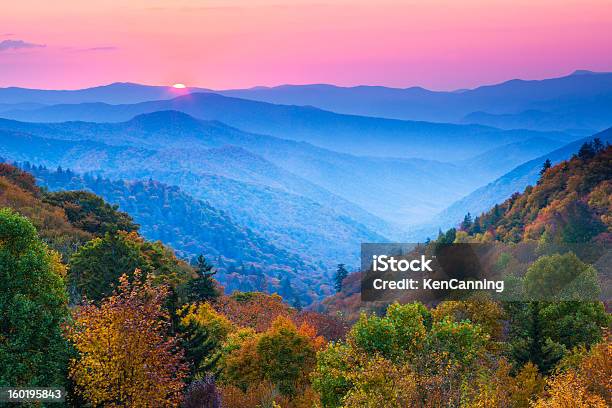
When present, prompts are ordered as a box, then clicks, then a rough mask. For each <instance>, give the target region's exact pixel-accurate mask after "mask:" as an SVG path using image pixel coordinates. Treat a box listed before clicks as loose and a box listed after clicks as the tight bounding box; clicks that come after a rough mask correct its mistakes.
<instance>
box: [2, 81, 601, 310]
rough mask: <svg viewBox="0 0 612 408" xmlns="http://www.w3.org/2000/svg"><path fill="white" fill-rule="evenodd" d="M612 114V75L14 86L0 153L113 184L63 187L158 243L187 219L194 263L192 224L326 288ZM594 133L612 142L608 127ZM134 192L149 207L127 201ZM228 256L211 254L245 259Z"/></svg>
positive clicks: (501, 194)
mask: <svg viewBox="0 0 612 408" xmlns="http://www.w3.org/2000/svg"><path fill="white" fill-rule="evenodd" d="M307 105H311V106H307ZM610 108H612V74H608V73H601V74H598V73H591V72H576V73H574V74H572V75H570V76H567V77H563V78H555V79H548V80H542V81H522V80H513V81H508V82H505V83H502V84H498V85H491V86H485V87H480V88H476V89H474V90H466V91H461V92H432V91H427V90H424V89H422V88H408V89H392V88H384V87H365V86H364V87H353V88H341V87H334V86H330V85H304V86H281V87H276V88H261V87H258V88H252V89H246V90H229V91H214V92H211V91H209V90H206V89H198V88H187V89H175V88H171V87H152V86H145V85H138V84H127V83H117V84H112V85H108V86H101V87H95V88H89V89H83V90H76V91H54V90H28V89H21V88H4V89H0V118H5V119H0V141H1V143H0V156H2V157H3V158H5V159H6V160H9V161H18V162H25V161H27V162H30V163H32V164H34V165H41V164H42V165H45V166H47V167H50V168H55V167H57V166H61V167H62V168H64V169H65V168H70V169H71V170H73V171H75V172H77V173H80V174H84V173H89V174H93V175H102V176H104V177H107V178H109V179H111V181H109V183H111V184H108V185H107V186H112V185H115V187H105V188H104V189H102V188H100V187H99V186H98V187H96V185H95V184H92V183H86V182H84V181H83V180H85V178H82V176H81V175H79V176H78V177H77V176H75V177H77V179H75V180H76V181H73V182H70V180H64V179H62V178H61V177H60V178H59V179H58V180H63V181H61V183H64V184H65V185H61V183H60V184H57V183H56V184H54V186H53V188H58V189H62V188H68V186H70V185H72V186H73V187H74V186H77V185H78V186H82V187H84V188H87V189H90V190H94V191H96V190H95V188H98V190H97V192H99V193H100V194H102V195H103V196H104V197H105V198H106V199H107V200H108V201H110V202H113V203H116V204H119V205H120V206H121V208H122V209H124V210H125V211H130V208H131V209H132V211H133V212H135V213H137V214H135V216H136V219H137V220H138V221H139V222H142V223H143V224H144V225H143V229H142V230H143V232H144V233H145V234H148V237H149V238H150V239H156V238H159V237H161V236H162V235H160V233H159V229H156V227H155V225H156V224H159V223H162V224H163V225H164V227H163V228H166V229H170V228H172V222H176V223H177V224H181V227H180V228H179V227H177V228H178V229H177V230H176V231H178V232H177V235H176V236H174V235H173V237H174V238H172V239H173V242H172V245H173V246H174V247H175V248H176V249H177V250H178V251H179V252H180V253H184V254H185V255H189V256H191V255H193V254H194V253H195V252H197V251H198V250H196V249H194V248H200V249H201V250H202V251H204V252H205V251H212V250H211V249H210V248H212V246H213V244H212V243H211V241H210V239H211V238H210V237H208V236H203V235H201V234H197V233H195V232H192V230H189V231H187V230H185V226H184V224H186V223H187V221H186V220H187V219H188V218H186V217H193V218H194V219H202V220H205V221H202V223H201V225H202V228H210V226H211V225H217V226H219V225H222V226H223V225H225V226H227V228H225V227H219V228H218V233H223V231H222V230H223V229H227V232H228V233H229V234H230V235H231V236H232V237H238V238H236V239H235V240H232V241H231V242H232V245H234V244H235V243H236V242H242V243H245V245H249V246H250V247H251V248H252V251H250V252H249V253H250V254H251V255H249V257H248V259H246V258H245V259H244V260H243V259H241V260H240V261H241V262H247V263H250V265H252V266H254V267H255V265H259V264H264V263H265V262H263V258H266V259H268V261H269V262H271V265H273V268H272V269H274V270H283V268H285V270H287V268H288V269H291V270H294V271H303V270H308V269H313V270H317V271H318V272H317V274H318V275H317V276H318V278H317V279H325V278H324V276H326V273H328V272H329V271H330V270H331V269H333V268H334V266H335V264H337V263H347V264H349V265H354V264H356V263H357V262H356V261H357V258H358V254H359V244H360V243H361V242H378V241H386V240H396V241H402V240H403V241H406V240H411V241H412V240H423V239H425V238H426V237H427V236H432V234H434V233H435V232H436V231H437V229H438V228H447V227H450V226H452V225H454V224H457V223H458V222H459V221H460V220H461V219H462V217H463V215H465V213H466V212H468V211H470V212H472V213H477V212H479V211H482V210H485V209H487V208H489V207H490V206H491V205H493V204H495V203H497V202H501V201H503V200H504V199H506V198H507V197H508V196H510V195H511V194H512V193H514V192H516V191H522V189H524V188H525V186H526V185H528V184H530V183H534V182H535V181H536V180H537V174H538V171H539V168H540V167H541V165H542V163H543V161H544V160H545V159H546V158H549V159H551V160H552V161H553V163H556V162H558V161H560V160H563V159H566V158H567V157H569V156H571V154H572V153H574V152H575V151H576V150H577V149H578V147H579V146H580V144H581V143H582V142H583V141H584V140H586V139H581V138H584V137H585V136H591V135H593V134H594V133H596V131H597V130H601V129H603V128H607V127H609V126H610V125H612V110H611V109H610ZM443 122H448V123H443ZM490 125H494V126H490ZM599 137H600V138H602V139H603V140H604V141H607V140H609V131H607V132H604V133H601V134H600V135H599ZM79 180H80V181H79ZM112 180H114V181H112ZM112 183H118V184H112ZM131 183H136V184H131ZM138 183H140V184H138ZM147 183H148V184H147ZM151 183H153V184H151ZM155 183H158V184H155ZM160 183H161V184H160ZM120 186H131V187H125V188H123V187H120ZM159 186H162V187H159ZM174 186H176V187H174ZM173 188H179V191H180V193H176V192H172V191H174V190H172V189H173ZM130 191H137V192H140V193H138V194H140V195H138V194H133V195H134V197H136V198H137V199H139V200H141V201H140V203H141V204H139V205H138V206H135V204H134V203H135V202H134V201H131V199H129V198H125V197H123V196H122V195H125V194H131V193H130ZM142 191H147V192H148V193H147V194H150V196H149V195H144V196H143V195H142V194H141V193H142ZM169 192H172V193H169ZM159 194H163V195H164V196H167V195H168V194H170V195H171V196H172V197H174V200H175V201H177V202H180V203H181V208H185V211H182V212H181V214H180V217H179V216H173V217H171V218H163V219H162V218H160V217H162V215H159V214H165V213H164V211H165V210H163V206H164V205H165V204H164V202H165V201H163V200H162V201H161V202H160V203H159V205H160V207H159V208H162V209H155V210H154V209H152V207H148V206H147V205H145V202H146V201H147V200H151V202H153V203H155V202H157V201H156V200H157V198H156V197H157V196H158V195H159ZM130 206H131V207H130ZM156 208H157V207H156ZM215 212H219V213H223V214H224V215H223V217H225V218H223V217H220V218H219V217H216V216H213V215H211V214H214V213H215ZM151 213H154V214H158V215H157V216H155V217H152V216H150V214H151ZM198 214H200V215H199V216H198ZM172 220H174V221H172ZM207 222H208V224H207ZM207 225H208V227H207ZM168 237H170V236H167V237H166V239H171V238H168ZM198 240H203V242H202V243H199V244H198V243H196V244H194V241H198ZM198 245H199V246H198ZM227 245H229V246H231V245H230V244H227ZM229 246H228V248H229ZM232 250H233V251H235V248H233V249H232ZM283 251H284V252H283ZM221 252H222V251H221ZM221 252H219V253H215V252H214V251H212V252H210V254H213V256H215V255H214V254H217V255H218V256H222V257H225V258H227V259H233V260H234V261H235V262H238V261H237V260H236V259H237V258H235V252H232V253H230V250H229V249H226V250H225V253H221ZM282 254H287V255H286V258H287V263H286V265H282V259H281V258H282V257H283V255H282ZM271 260H273V262H272V261H271ZM236 265H237V264H236ZM243 269H244V268H243ZM234 272H235V271H234ZM234 272H232V273H234ZM228 276H229V275H228ZM233 276H235V275H233ZM249 276H250V277H249V278H244V279H242V280H240V282H243V283H244V282H251V281H252V280H253V279H254V278H252V276H254V275H249ZM292 276H293V278H292V279H297V281H296V285H297V286H299V287H301V288H305V287H307V286H308V285H309V284H308V285H307V284H306V281H305V280H303V279H302V278H300V273H297V272H296V274H295V275H292ZM251 283H252V282H251ZM325 290H327V289H325ZM322 293H323V292H316V293H314V292H313V293H311V294H310V295H309V296H310V298H309V299H310V300H312V299H314V298H316V297H317V296H320V295H321V294H322Z"/></svg>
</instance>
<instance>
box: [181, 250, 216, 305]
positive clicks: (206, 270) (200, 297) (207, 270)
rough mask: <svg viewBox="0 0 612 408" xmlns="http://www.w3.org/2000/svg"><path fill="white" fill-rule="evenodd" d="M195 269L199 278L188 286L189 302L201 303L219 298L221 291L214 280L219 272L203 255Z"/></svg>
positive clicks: (199, 257) (191, 281)
mask: <svg viewBox="0 0 612 408" xmlns="http://www.w3.org/2000/svg"><path fill="white" fill-rule="evenodd" d="M195 268H196V273H197V274H198V276H197V277H196V278H195V279H192V280H190V281H189V283H188V284H187V300H188V301H190V302H200V301H207V300H213V299H216V298H217V297H219V290H218V289H217V285H216V284H215V280H214V279H213V277H214V276H215V273H217V271H215V270H214V268H213V266H212V265H211V264H209V263H208V262H207V261H206V258H204V256H203V255H200V256H198V259H197V261H196V265H195Z"/></svg>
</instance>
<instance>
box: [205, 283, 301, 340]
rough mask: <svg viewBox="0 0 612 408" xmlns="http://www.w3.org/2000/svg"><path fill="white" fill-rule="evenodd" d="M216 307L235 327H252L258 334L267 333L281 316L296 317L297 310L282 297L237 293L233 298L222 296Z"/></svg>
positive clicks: (258, 293) (215, 304)
mask: <svg viewBox="0 0 612 408" xmlns="http://www.w3.org/2000/svg"><path fill="white" fill-rule="evenodd" d="M214 306H215V309H217V311H218V312H219V313H221V314H223V315H225V316H226V317H227V318H228V319H229V320H230V321H231V322H232V323H234V324H235V325H237V326H240V327H250V328H252V329H254V330H255V331H256V332H258V333H261V332H263V331H266V330H267V329H268V328H269V327H270V325H271V324H272V322H273V321H274V320H275V319H276V318H277V317H279V316H287V317H292V316H293V315H295V309H292V308H291V307H290V306H289V305H287V304H286V303H284V302H283V298H282V297H280V296H279V295H267V294H265V293H261V292H236V293H234V294H233V295H231V296H221V297H220V298H219V299H217V301H216V302H215V303H214Z"/></svg>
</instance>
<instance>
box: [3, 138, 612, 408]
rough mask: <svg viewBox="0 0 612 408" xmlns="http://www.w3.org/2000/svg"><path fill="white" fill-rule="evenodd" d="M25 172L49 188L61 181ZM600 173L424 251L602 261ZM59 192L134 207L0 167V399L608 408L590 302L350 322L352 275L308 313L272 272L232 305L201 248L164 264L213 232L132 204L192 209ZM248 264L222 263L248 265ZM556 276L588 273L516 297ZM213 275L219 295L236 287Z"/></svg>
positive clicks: (121, 190)
mask: <svg viewBox="0 0 612 408" xmlns="http://www.w3.org/2000/svg"><path fill="white" fill-rule="evenodd" d="M27 168H28V169H29V170H30V171H31V172H34V173H36V177H38V178H40V179H42V180H44V183H45V185H48V186H50V187H52V186H53V179H54V178H57V177H63V176H64V172H63V171H62V172H59V171H58V172H49V171H48V170H45V169H42V168H35V167H32V166H30V167H27ZM611 174H612V147H610V146H603V145H602V144H601V143H599V142H595V143H590V144H585V145H584V146H583V147H582V149H581V150H580V152H578V153H577V155H576V156H575V157H573V158H572V159H571V160H569V161H566V162H563V163H561V164H559V165H556V166H550V164H549V163H548V164H546V163H545V164H544V166H543V169H542V177H541V179H540V181H539V182H538V183H537V185H535V186H533V187H528V188H527V189H526V190H525V192H523V193H522V194H516V195H514V196H512V197H511V198H510V199H509V200H507V201H506V202H504V203H501V204H499V205H498V206H496V207H494V208H493V209H491V210H490V211H489V212H487V213H485V214H482V215H479V216H477V217H475V218H473V219H472V217H471V216H470V215H468V216H466V218H465V220H464V221H463V223H462V224H461V225H460V226H458V228H456V229H451V230H449V231H447V232H445V233H440V236H439V237H438V238H437V239H436V240H434V241H432V242H431V243H430V244H431V245H435V244H437V243H449V242H490V241H503V242H506V243H517V242H524V241H530V240H533V241H537V242H541V243H542V244H547V243H563V242H566V243H570V242H571V243H574V242H581V243H588V242H603V243H608V244H609V241H610V239H611V235H610V234H611V233H612V217H611V213H612V184H611V177H610V175H611ZM69 177H71V178H73V177H74V178H75V183H76V184H75V188H77V189H82V188H85V187H87V188H89V189H90V190H94V191H96V190H95V188H93V187H92V185H93V184H95V183H100V184H102V185H103V187H100V189H109V190H113V191H115V193H113V194H125V197H129V200H132V201H133V202H134V203H135V204H134V206H133V207H129V205H128V206H123V207H122V208H124V209H125V208H127V213H126V212H122V211H119V210H118V207H117V206H113V205H109V204H107V203H106V202H105V201H104V200H103V199H101V198H100V197H98V196H96V195H94V194H93V193H91V192H78V191H76V192H75V191H72V192H68V191H65V192H50V191H48V190H47V189H46V188H41V187H39V185H38V184H37V182H36V179H35V178H34V176H33V175H32V174H30V173H28V172H26V171H23V170H21V169H19V168H17V167H14V166H12V165H9V164H1V165H0V207H2V209H1V210H0V280H1V281H2V282H4V284H5V286H6V290H4V291H2V292H1V293H0V314H1V315H2V323H1V327H0V386H3V385H12V386H16V385H29V386H49V385H56V386H63V387H65V388H66V389H67V390H68V393H69V395H68V400H67V402H66V404H67V405H68V406H96V407H97V406H105V407H119V406H134V407H162V406H184V407H228V408H231V407H236V408H242V407H262V408H263V407H283V408H285V407H296V408H297V407H317V406H318V407H347V408H348V407H372V408H374V407H398V408H400V407H402V408H403V407H483V408H484V407H500V408H501V407H542V408H544V407H551V408H553V407H555V408H556V407H559V408H561V407H601V408H603V407H607V406H610V404H612V388H611V386H610V378H612V363H611V362H612V343H610V338H609V325H610V322H611V319H610V315H609V313H607V311H606V308H605V306H604V304H603V303H602V302H578V301H558V302H542V301H536V300H533V301H528V302H521V303H517V302H505V303H503V302H496V301H493V300H491V299H488V298H486V297H478V298H473V299H469V300H466V301H445V302H441V303H439V304H435V305H434V304H431V305H430V304H428V305H424V304H421V303H407V304H399V303H394V304H391V305H384V306H380V307H377V308H374V309H372V313H366V312H363V313H361V314H359V313H358V311H359V310H360V306H361V305H360V304H359V303H358V296H359V294H358V293H356V291H355V288H356V286H357V285H358V280H359V274H358V273H355V274H350V275H348V276H346V275H347V272H346V269H344V267H343V265H339V267H338V274H337V276H338V279H337V280H336V282H335V289H336V290H337V291H338V293H337V294H336V295H334V296H333V297H330V298H328V299H326V300H325V301H323V302H322V303H320V304H318V305H317V307H316V309H317V310H319V312H315V311H313V310H302V308H301V303H300V296H299V294H297V293H295V292H296V291H295V290H293V291H292V292H293V293H288V292H287V291H289V289H291V288H292V287H291V284H290V282H289V283H287V280H285V283H283V279H282V276H285V275H283V271H279V277H280V280H279V282H278V283H277V284H272V285H271V286H270V285H269V284H263V285H262V286H261V291H249V292H242V291H234V292H233V293H231V294H230V292H231V291H230V290H228V289H229V288H225V289H224V287H223V286H222V285H221V284H219V282H218V281H217V280H216V276H217V275H218V274H221V272H217V270H222V269H223V268H225V265H224V262H228V260H225V259H221V261H222V262H219V258H218V256H217V257H216V256H215V252H213V251H214V250H215V247H214V244H215V238H210V239H205V240H203V242H206V243H207V244H206V245H208V244H209V243H210V247H197V246H195V244H194V246H193V247H191V248H192V249H191V251H192V252H189V253H190V254H191V255H196V254H202V255H203V256H191V257H190V259H189V261H188V262H187V261H185V260H183V259H182V258H181V256H180V255H184V253H175V252H174V250H173V249H172V248H171V246H172V244H173V243H174V242H182V243H184V242H185V241H186V240H191V241H193V242H195V241H196V240H198V239H199V237H201V236H203V235H197V234H211V237H212V236H213V235H218V234H219V233H221V232H220V231H191V233H190V234H187V233H185V231H186V230H181V232H180V233H179V232H177V231H176V230H175V231H172V229H171V228H165V226H166V225H170V223H169V222H168V224H164V221H163V220H164V217H161V216H157V215H155V214H156V211H157V208H158V207H153V205H154V204H146V202H149V203H150V202H151V201H152V200H150V199H151V197H154V196H157V197H167V196H168V195H171V197H172V198H170V199H167V200H166V201H164V202H165V203H166V204H167V205H168V209H167V211H169V212H173V217H179V216H180V217H184V220H185V222H187V221H193V220H191V219H190V215H189V212H188V210H189V208H190V206H194V205H199V206H205V204H204V203H200V202H198V203H188V204H186V203H184V202H181V195H180V192H178V191H174V190H172V188H169V187H165V186H163V185H160V184H157V183H155V182H149V183H136V184H132V185H126V184H122V183H119V182H109V181H107V180H101V179H92V180H90V181H87V182H86V180H85V179H83V178H78V177H76V176H74V175H73V174H71V175H69ZM87 183H92V184H91V185H89V184H87ZM51 189H52V188H51ZM143 191H146V194H145V193H143ZM109 194H110V193H109ZM152 202H153V203H154V201H152ZM138 203H140V204H138ZM166 204H165V205H166ZM175 204H176V207H175ZM147 205H150V206H147ZM130 208H134V209H135V210H136V211H137V213H138V214H139V217H143V218H144V217H153V218H154V219H155V222H159V223H160V225H162V226H164V228H160V229H163V230H164V231H159V232H158V234H159V235H157V236H155V235H153V236H155V239H160V240H161V241H157V240H155V241H153V240H149V239H146V238H144V237H143V235H145V234H144V231H143V230H141V228H142V226H140V227H139V225H137V223H136V222H135V221H134V219H133V218H132V214H131V213H130V210H129V209H130ZM183 212H184V214H182V215H181V213H183ZM219 217H220V218H219V219H223V217H222V215H219ZM135 218H136V217H135ZM143 218H140V219H143ZM170 219H171V220H174V218H170ZM138 223H139V224H141V225H142V222H141V221H139V222H138ZM202 225H204V224H202ZM188 232H189V231H188ZM241 233H242V234H243V235H240V236H236V237H225V238H216V239H219V240H220V241H219V242H218V243H219V244H220V245H236V246H237V247H238V244H236V242H245V241H247V240H248V239H255V238H251V237H250V236H249V235H248V231H244V230H243V231H242V232H241ZM147 234H153V232H151V231H149V232H147ZM163 234H171V235H169V236H166V235H163ZM146 236H149V235H146ZM240 240H243V241H240ZM162 242H163V243H162ZM166 244H170V245H171V246H167V245H166ZM184 245H187V244H184ZM217 250H218V248H217ZM185 253H188V251H186V252H185ZM177 255H179V256H177ZM241 256H243V257H244V258H241ZM248 256H250V255H248V253H247V254H243V255H240V254H237V255H236V257H235V258H234V259H233V260H234V261H243V262H244V264H245V266H246V265H247V260H248ZM279 256H280V255H279ZM511 261H512V260H509V261H508V262H511ZM566 264H571V265H572V268H574V270H576V271H580V270H586V269H589V268H592V266H591V265H589V264H588V263H587V262H585V261H584V260H583V259H580V258H579V257H577V256H576V255H575V254H572V253H563V254H548V253H546V254H543V255H542V256H541V257H540V258H539V259H538V260H537V261H536V262H534V263H533V264H531V265H529V266H528V268H527V271H526V273H525V275H524V276H519V278H520V279H521V280H520V283H521V285H523V286H524V287H525V288H527V289H528V288H529V287H530V285H531V284H532V283H533V282H534V281H537V280H538V279H539V278H540V277H541V276H542V274H546V273H548V272H549V271H551V270H553V271H554V270H556V269H558V267H559V265H566ZM253 266H254V267H255V265H253ZM589 270H590V269H589ZM234 272H235V273H236V274H237V275H240V274H241V273H240V272H241V271H240V270H238V271H234ZM224 273H226V274H227V276H226V279H227V281H226V282H229V281H231V280H232V279H233V278H234V277H235V278H237V275H236V276H231V274H230V273H229V272H228V271H225V272H224ZM302 273H304V272H302ZM256 275H257V274H255V276H256ZM599 283H600V284H605V282H599ZM283 285H285V286H288V288H287V287H285V288H284V289H283ZM331 285H332V282H331V279H330V287H331ZM232 289H235V288H232ZM264 291H268V292H270V293H272V292H279V293H280V294H281V295H282V296H279V295H277V294H266V293H264Z"/></svg>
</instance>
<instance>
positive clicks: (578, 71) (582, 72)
mask: <svg viewBox="0 0 612 408" xmlns="http://www.w3.org/2000/svg"><path fill="white" fill-rule="evenodd" d="M611 73H612V70H611V71H591V70H587V69H575V70H573V71H571V72H570V73H568V74H564V75H561V76H552V77H544V78H535V79H525V78H519V77H512V78H509V79H506V80H503V81H500V82H494V83H484V84H480V85H477V86H475V87H471V88H455V89H446V90H434V89H430V88H425V87H423V86H420V85H413V86H408V87H394V86H387V85H372V84H358V85H337V84H333V83H326V82H318V83H301V84H300V83H281V84H278V85H253V86H250V87H243V88H225V89H215V88H210V87H205V86H200V85H193V86H192V85H188V84H185V85H186V87H185V88H183V90H189V89H199V90H204V91H208V92H227V91H240V90H255V89H258V88H260V89H275V88H281V87H298V86H330V87H334V88H344V89H351V88H360V87H365V88H386V89H394V90H409V89H422V90H425V91H428V92H434V93H454V92H465V91H471V90H475V89H478V88H483V87H488V86H496V85H502V84H505V83H508V82H512V81H524V82H531V81H546V80H553V79H561V78H567V77H570V76H579V75H598V74H611ZM117 84H122V85H137V86H148V87H160V88H172V85H173V84H165V85H160V84H150V83H141V82H133V81H113V82H108V83H103V84H99V85H91V86H86V87H81V88H62V89H57V88H29V87H22V86H13V85H9V86H2V87H0V90H3V89H23V90H32V91H57V92H74V91H83V90H88V89H94V88H104V87H108V86H111V85H117Z"/></svg>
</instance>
